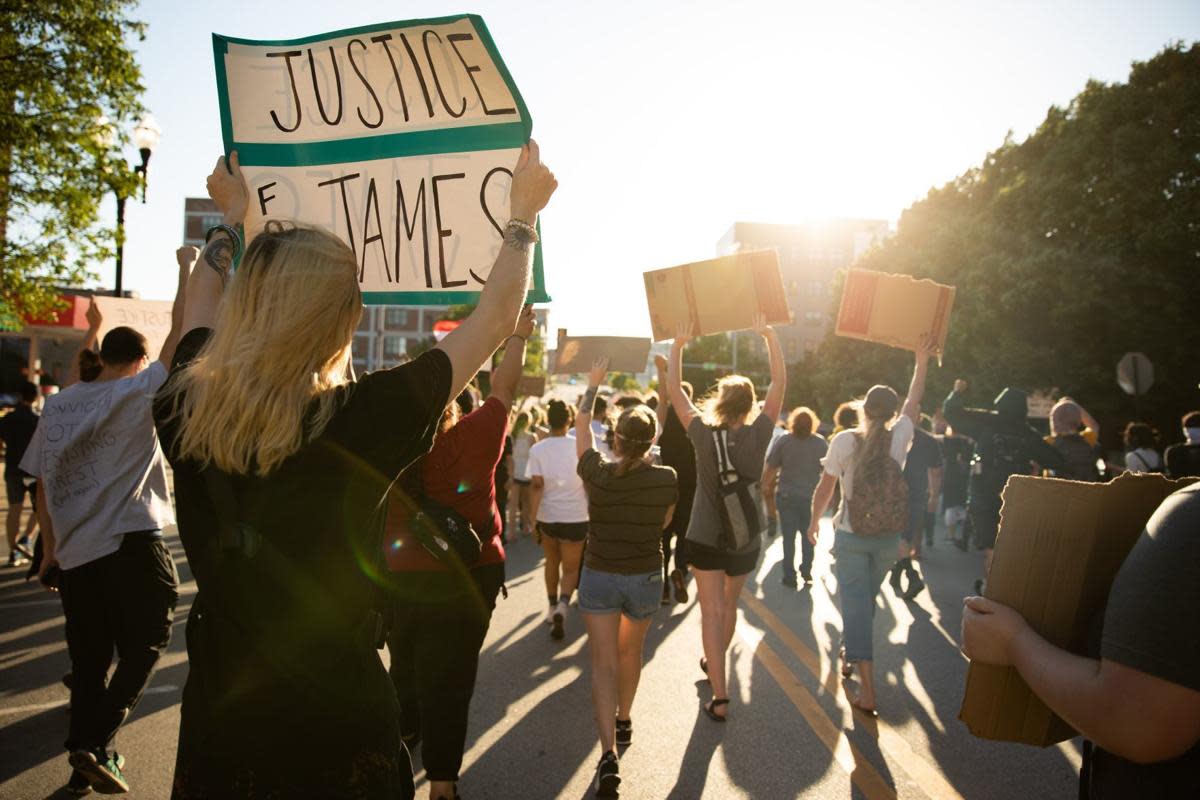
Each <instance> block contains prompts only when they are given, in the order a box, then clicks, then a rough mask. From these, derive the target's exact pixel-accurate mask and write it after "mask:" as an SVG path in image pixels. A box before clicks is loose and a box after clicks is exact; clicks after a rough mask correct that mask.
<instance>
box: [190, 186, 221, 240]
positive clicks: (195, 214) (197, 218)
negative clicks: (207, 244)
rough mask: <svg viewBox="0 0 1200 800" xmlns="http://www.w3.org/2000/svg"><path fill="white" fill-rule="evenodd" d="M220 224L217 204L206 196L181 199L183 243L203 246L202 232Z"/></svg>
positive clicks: (206, 231)
mask: <svg viewBox="0 0 1200 800" xmlns="http://www.w3.org/2000/svg"><path fill="white" fill-rule="evenodd" d="M220 224H221V212H220V211H218V210H217V204H216V203H214V202H213V201H212V200H210V199H209V198H207V197H188V198H185V199H184V201H183V243H184V244H185V245H186V244H190V245H192V246H193V247H204V234H206V233H208V229H209V228H211V227H212V226H214V225H220Z"/></svg>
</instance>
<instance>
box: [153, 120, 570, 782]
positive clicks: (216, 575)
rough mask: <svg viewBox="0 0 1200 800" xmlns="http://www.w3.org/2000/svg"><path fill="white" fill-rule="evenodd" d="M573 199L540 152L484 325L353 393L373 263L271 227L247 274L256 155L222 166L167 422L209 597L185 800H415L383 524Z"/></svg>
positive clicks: (186, 728)
mask: <svg viewBox="0 0 1200 800" xmlns="http://www.w3.org/2000/svg"><path fill="white" fill-rule="evenodd" d="M555 186H556V183H555V181H554V177H553V175H551V174H550V172H549V170H547V169H546V168H545V167H544V166H543V165H542V164H541V162H540V160H539V158H538V154H537V147H536V145H534V144H532V143H531V144H530V145H528V146H526V147H525V148H523V149H522V152H521V156H520V159H519V160H518V162H517V164H516V167H515V168H514V171H513V179H512V184H511V189H510V195H509V200H510V208H511V213H512V215H513V219H512V220H511V221H510V222H509V224H508V226H507V227H506V229H505V234H504V240H503V243H502V244H501V245H500V247H499V250H498V255H497V257H496V261H495V264H494V265H493V267H492V270H491V272H490V273H489V277H488V282H487V286H486V287H485V288H484V290H483V292H482V294H481V296H480V301H479V305H478V307H477V308H476V309H475V311H474V313H473V314H472V315H471V316H470V317H469V318H468V319H467V320H465V321H464V322H463V323H462V324H461V325H460V326H459V327H458V328H457V329H456V330H455V331H454V332H452V333H451V334H450V335H449V336H447V337H446V338H445V339H443V340H442V341H441V342H440V343H439V344H438V346H437V347H436V348H435V349H434V350H432V351H430V352H429V353H426V354H425V355H423V356H421V357H420V358H418V359H416V360H415V361H413V362H411V363H409V364H405V365H403V366H400V367H396V368H394V369H389V370H382V371H379V372H375V373H372V374H369V375H366V376H364V377H363V378H362V379H361V380H358V381H354V380H350V379H349V378H348V369H347V367H348V365H349V362H350V352H351V341H352V339H353V336H354V331H355V329H356V328H357V327H358V322H359V319H360V317H361V316H362V296H361V293H360V291H359V285H358V268H359V267H358V262H357V259H356V258H355V256H354V253H353V252H352V251H351V249H350V248H349V247H348V246H347V245H346V244H345V243H344V242H343V241H342V240H340V239H338V238H337V237H336V236H334V235H333V234H331V233H329V232H327V231H325V230H322V229H319V228H306V227H300V226H296V225H284V224H280V223H268V224H267V225H266V226H265V227H264V228H263V229H262V230H260V231H259V232H258V234H257V236H256V237H255V238H254V240H253V242H252V243H251V244H250V245H249V246H248V247H247V248H246V249H245V254H244V256H243V257H242V259H241V264H240V266H239V268H238V270H237V271H236V273H234V272H233V271H232V265H233V261H234V256H235V255H236V254H237V253H238V252H239V251H240V250H241V248H242V242H241V237H240V234H239V233H238V230H237V228H238V226H240V225H241V224H242V223H243V221H244V220H245V216H246V210H247V207H248V204H249V193H248V190H247V187H246V183H245V180H244V178H243V176H242V173H241V169H240V168H239V166H238V161H237V154H236V153H231V154H230V157H229V160H228V162H226V159H225V158H221V159H218V161H217V165H216V167H215V168H214V169H213V172H212V174H211V175H210V176H209V179H208V188H209V194H210V195H211V196H212V199H213V200H214V201H215V202H216V205H217V208H218V209H219V210H220V212H221V214H222V216H223V223H222V224H221V225H218V226H215V227H214V228H213V229H211V230H210V231H209V233H208V239H209V242H208V244H207V245H206V246H205V249H204V252H203V254H202V256H201V261H200V262H199V263H198V264H197V266H195V268H194V269H193V270H192V272H191V275H190V277H189V278H188V288H187V304H186V306H185V308H184V314H183V324H182V330H183V331H185V332H186V335H185V336H184V338H183V340H182V341H181V342H180V345H179V348H178V350H177V351H176V354H175V359H174V363H173V367H172V372H171V376H170V378H169V379H168V381H167V383H166V384H165V385H164V387H163V389H162V390H161V391H160V393H159V395H158V397H157V398H156V399H155V408H154V418H155V424H156V426H157V428H158V435H159V439H160V441H161V443H162V448H163V451H164V453H165V455H166V457H167V459H168V461H169V462H170V463H171V466H172V468H173V469H174V474H175V494H176V512H177V514H176V516H177V518H178V522H179V537H180V540H181V541H182V542H183V546H184V549H185V550H186V551H187V556H188V562H189V564H190V566H191V568H192V572H193V574H194V576H195V579H196V584H197V594H196V598H195V600H194V602H193V604H192V607H191V611H190V613H189V615H188V622H187V646H188V662H189V672H188V679H187V684H186V685H185V687H184V691H183V702H182V706H181V710H180V729H179V748H178V753H177V756H176V762H175V778H174V787H173V792H172V796H173V797H174V798H176V800H184V798H187V800H192V799H193V798H198V799H202V800H209V799H210V798H211V799H212V800H217V798H220V800H226V799H227V798H228V799H230V800H236V799H237V798H250V797H255V798H268V797H269V798H276V797H279V798H282V797H320V798H326V799H329V800H334V799H345V800H350V798H354V799H355V800H359V799H361V798H399V797H412V796H413V781H412V771H411V766H410V765H409V764H408V761H407V755H406V754H405V751H404V747H403V744H402V743H401V739H400V730H399V723H398V719H399V708H398V706H397V702H396V693H395V690H394V689H393V688H392V684H391V682H390V681H389V680H388V676H387V673H386V672H385V671H384V669H383V664H382V662H381V661H380V659H379V655H378V653H377V652H376V650H375V648H376V641H375V640H376V637H377V636H378V633H379V631H378V622H379V620H380V618H381V616H382V615H381V614H380V613H379V610H380V608H379V607H380V605H381V604H380V602H379V592H378V591H377V584H376V583H375V582H374V580H373V579H374V578H375V577H376V576H378V574H379V572H380V565H379V562H380V561H381V557H380V553H379V536H378V533H377V532H376V530H373V529H372V526H371V525H370V519H371V515H372V511H373V510H374V509H375V508H376V507H377V506H378V505H379V503H380V501H381V500H382V499H383V497H384V493H385V491H386V489H387V486H388V485H389V484H390V483H391V482H392V481H393V480H395V478H396V476H397V475H398V474H399V473H400V472H401V471H403V469H404V468H405V467H406V466H407V465H408V464H410V463H411V462H412V461H413V460H414V459H415V458H417V457H418V456H419V455H421V454H422V453H424V452H425V451H426V450H428V449H429V446H430V443H431V440H432V436H433V431H434V429H435V427H436V424H437V421H438V420H439V419H440V418H441V415H442V410H443V409H444V408H445V407H446V403H447V402H448V401H449V399H450V398H452V397H454V396H455V395H457V394H458V392H460V391H461V390H462V388H463V387H464V386H466V384H467V381H468V380H469V379H470V378H471V376H473V375H474V374H475V371H476V369H478V366H479V365H480V364H482V363H483V362H484V361H485V360H486V359H487V358H488V357H489V356H490V355H491V354H492V353H493V352H494V351H495V350H496V348H497V347H498V346H499V345H500V343H501V342H502V341H503V339H504V337H505V336H507V335H509V334H510V333H511V332H512V330H513V325H514V323H515V321H516V319H517V315H518V313H519V312H520V309H521V305H522V303H523V301H524V297H525V293H526V290H527V286H528V281H529V275H530V271H531V256H532V253H533V245H534V243H535V239H536V236H535V233H534V228H533V227H532V225H533V223H534V222H535V221H536V217H537V213H538V212H539V211H540V210H541V209H542V208H543V207H544V206H545V205H546V203H547V202H548V201H549V198H550V195H551V194H552V193H553V191H554V188H555ZM226 284H228V289H227V290H226ZM222 294H224V297H222ZM440 796H442V797H445V798H451V797H453V796H454V793H453V790H452V789H451V791H450V792H449V793H445V792H443V793H442V794H441V795H440ZM437 797H438V795H435V798H437Z"/></svg>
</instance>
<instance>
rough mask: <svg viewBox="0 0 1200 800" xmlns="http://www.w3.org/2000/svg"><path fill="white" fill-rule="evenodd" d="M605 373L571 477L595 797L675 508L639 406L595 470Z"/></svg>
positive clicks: (669, 477)
mask: <svg viewBox="0 0 1200 800" xmlns="http://www.w3.org/2000/svg"><path fill="white" fill-rule="evenodd" d="M607 372H608V359H607V358H603V359H600V360H598V361H597V362H596V363H595V364H594V365H593V366H592V370H591V374H590V375H589V376H588V377H589V381H588V388H587V393H586V394H585V395H584V396H583V402H582V403H581V404H580V406H579V416H578V417H577V418H576V420H575V447H576V450H577V452H578V453H579V467H578V470H579V477H580V479H581V480H582V481H583V486H584V489H585V490H586V491H587V496H588V520H589V529H588V538H587V556H586V560H585V562H584V565H583V574H582V576H581V578H580V582H579V608H580V610H582V611H583V618H584V622H585V623H586V625H587V631H588V645H589V646H590V648H591V651H592V703H593V704H594V706H595V712H596V724H597V726H598V727H599V728H600V750H601V757H600V765H599V767H598V768H597V773H596V794H597V796H598V797H614V796H616V790H617V787H618V786H619V785H620V783H621V778H620V775H619V773H618V769H617V750H616V748H617V745H622V746H624V745H628V744H630V742H631V739H632V736H633V724H632V722H631V721H630V716H629V715H630V712H631V710H632V707H633V698H634V693H635V692H636V691H637V685H638V678H639V677H640V675H641V671H642V643H643V642H644V641H645V639H646V630H647V629H648V628H649V627H650V620H651V618H652V617H653V616H654V612H655V611H657V610H658V607H659V602H660V601H659V598H660V597H661V596H662V586H663V578H662V571H661V566H662V530H663V528H664V527H665V526H666V524H667V521H668V520H670V519H671V511H672V509H673V508H674V506H675V503H676V501H677V500H678V497H679V495H678V488H677V485H676V479H675V470H673V469H671V468H670V467H657V466H653V465H652V464H650V463H649V461H648V460H647V454H648V453H649V452H650V445H651V444H653V442H654V437H655V434H656V433H657V428H658V423H657V421H656V420H655V417H654V412H653V411H651V410H650V408H649V407H647V406H644V405H639V406H633V407H631V408H627V409H626V410H625V411H623V412H622V413H621V416H620V417H619V418H618V419H617V424H616V426H615V427H614V436H613V454H614V455H615V456H616V457H617V458H618V461H616V462H615V463H614V462H610V461H605V459H604V457H603V456H602V455H600V452H599V451H598V450H596V448H595V446H594V443H593V441H592V407H593V404H594V402H595V400H596V391H597V389H598V388H599V386H600V382H601V381H602V380H604V376H605V374H607Z"/></svg>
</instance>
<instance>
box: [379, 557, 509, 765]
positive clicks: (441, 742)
mask: <svg viewBox="0 0 1200 800" xmlns="http://www.w3.org/2000/svg"><path fill="white" fill-rule="evenodd" d="M392 578H393V581H394V583H395V584H396V586H397V595H398V597H397V599H396V602H395V606H394V611H395V619H394V621H393V623H392V629H391V633H390V634H389V635H388V650H389V651H391V656H392V666H391V670H390V673H391V676H392V682H393V683H394V684H395V686H396V694H397V696H398V697H399V699H400V723H401V728H400V729H401V730H402V731H403V732H404V735H405V736H406V737H407V736H411V735H412V734H415V733H418V732H419V733H420V735H421V760H422V762H423V764H424V766H425V774H426V776H427V777H428V778H429V780H431V781H457V780H458V770H459V768H460V767H462V759H463V748H464V747H465V745H466V741H467V714H468V711H469V709H470V705H471V695H472V694H474V692H475V672H476V669H477V667H478V665H479V649H480V648H481V647H482V646H483V640H484V637H485V636H487V630H488V625H489V624H490V623H491V620H492V611H493V609H495V607H496V595H497V593H498V592H499V591H500V586H501V585H502V584H503V583H504V565H503V564H489V565H487V566H482V567H476V568H475V569H472V570H470V573H469V577H467V576H465V575H461V574H456V573H451V572H409V573H396V574H394V575H393V576H392Z"/></svg>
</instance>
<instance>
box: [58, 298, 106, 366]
mask: <svg viewBox="0 0 1200 800" xmlns="http://www.w3.org/2000/svg"><path fill="white" fill-rule="evenodd" d="M103 322H104V315H103V314H101V313H100V307H99V306H97V305H96V298H94V297H93V298H92V302H90V303H89V304H88V310H87V323H88V329H87V333H86V334H84V336H83V341H82V342H81V343H80V344H79V349H78V350H76V351H75V358H73V359H72V360H71V371H70V372H69V373H68V374H67V383H66V386H64V387H63V388H64V389H65V388H67V386H70V385H71V384H74V383H79V381H80V380H81V377H80V374H79V370H80V363H79V359H81V358H83V354H84V353H86V352H89V351H91V350H92V349H93V348H95V346H96V339H97V338H99V336H100V325H101V324H103Z"/></svg>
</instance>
